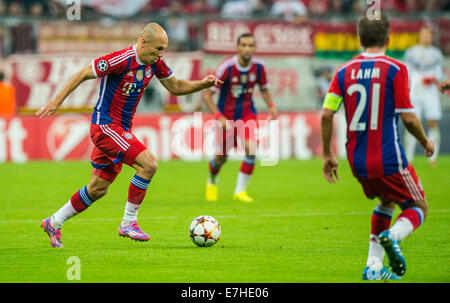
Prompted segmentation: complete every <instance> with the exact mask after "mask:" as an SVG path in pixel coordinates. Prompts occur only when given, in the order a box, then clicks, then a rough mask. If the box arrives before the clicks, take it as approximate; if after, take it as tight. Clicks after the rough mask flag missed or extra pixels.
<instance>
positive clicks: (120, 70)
mask: <svg viewBox="0 0 450 303" xmlns="http://www.w3.org/2000/svg"><path fill="white" fill-rule="evenodd" d="M167 44H168V37H167V34H166V32H165V31H164V29H163V28H162V27H161V26H160V25H158V24H157V23H149V24H147V25H146V26H145V27H144V28H143V29H142V30H141V31H140V33H139V36H138V40H137V42H136V44H135V45H133V46H130V47H129V48H127V49H124V50H121V51H117V52H114V53H111V54H109V55H106V56H103V57H100V58H98V59H96V60H94V61H92V64H90V65H88V66H86V67H85V68H83V69H81V70H80V71H79V72H77V73H76V74H74V75H73V76H72V77H71V78H70V79H69V80H68V81H67V82H66V83H65V84H64V86H63V87H62V88H61V90H60V91H59V92H58V93H57V95H56V96H55V98H54V99H53V100H52V101H50V102H49V103H47V104H46V105H45V106H43V107H42V108H41V109H40V110H39V111H38V112H37V113H36V115H37V116H39V117H41V118H44V117H47V116H50V115H53V114H54V113H55V112H56V111H57V109H58V108H59V106H60V105H61V104H62V103H63V102H64V100H65V99H66V97H67V96H68V95H69V94H70V93H71V92H72V91H73V90H74V89H76V88H77V87H78V86H79V85H80V84H81V83H82V82H83V81H86V80H89V79H94V78H99V77H101V84H100V94H99V99H98V102H97V104H96V105H95V107H94V111H93V114H92V121H91V129H90V137H91V140H92V142H93V143H94V148H93V150H92V153H91V163H92V166H93V171H92V176H91V179H90V181H89V183H88V184H87V185H86V186H84V187H83V188H81V189H80V190H79V191H77V192H76V193H75V194H74V195H73V196H72V197H71V198H70V200H69V201H68V202H67V203H66V204H65V205H63V206H62V207H61V208H60V209H59V210H58V211H57V212H55V213H54V214H53V215H51V216H50V217H48V218H46V219H44V220H43V221H42V223H41V227H42V228H43V229H44V230H45V232H47V234H48V236H49V237H50V244H51V246H52V247H63V244H62V243H61V227H62V225H63V224H64V223H65V222H66V221H67V220H69V219H70V218H72V217H74V216H75V215H77V214H79V213H81V212H83V211H84V210H86V209H87V208H88V207H89V206H90V205H91V204H92V203H93V202H94V201H96V200H98V199H100V198H101V197H103V196H104V195H105V194H106V193H107V191H108V188H109V186H110V185H111V183H113V182H114V180H115V179H116V177H117V175H118V174H119V173H120V171H121V169H122V165H123V163H125V164H127V165H129V166H131V167H133V168H134V169H136V174H135V175H134V177H133V178H132V180H131V182H130V186H129V189H128V199H127V202H126V205H125V212H124V216H123V220H122V222H121V224H120V226H119V230H118V232H119V235H120V236H123V237H128V238H131V239H133V240H139V241H148V240H149V239H150V237H149V235H148V234H146V233H145V232H143V231H142V230H141V229H140V227H139V225H138V223H137V214H138V210H139V207H140V205H141V203H142V201H143V200H144V197H145V194H146V192H147V189H148V187H149V184H150V181H151V179H152V177H153V175H154V174H155V172H156V169H157V161H156V158H155V157H154V156H153V155H152V153H150V152H149V151H148V150H147V148H146V147H145V146H144V145H143V144H142V143H141V142H140V141H139V140H138V139H137V138H136V137H135V136H134V134H133V133H132V121H133V117H134V114H135V112H136V108H137V105H138V103H139V101H140V99H141V97H142V94H143V92H144V89H145V88H146V87H147V86H148V84H149V82H150V80H151V79H152V78H153V76H156V78H158V80H159V81H160V82H161V83H162V85H163V86H164V87H165V88H166V89H167V90H168V91H169V92H170V93H172V94H174V95H186V94H191V93H194V92H197V91H200V90H202V89H205V88H209V87H211V86H214V85H220V84H222V81H220V80H218V79H217V78H216V77H215V76H214V75H208V76H207V77H205V78H204V79H202V80H199V81H187V80H182V79H177V78H176V77H175V76H174V75H173V73H172V70H171V69H170V68H169V67H168V66H167V65H166V63H165V62H164V59H163V54H164V51H165V49H166V48H167Z"/></svg>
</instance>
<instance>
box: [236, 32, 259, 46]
mask: <svg viewBox="0 0 450 303" xmlns="http://www.w3.org/2000/svg"><path fill="white" fill-rule="evenodd" d="M247 37H250V38H253V40H255V37H253V34H251V33H243V34H241V35H240V36H239V37H238V38H237V45H239V43H241V39H242V38H247Z"/></svg>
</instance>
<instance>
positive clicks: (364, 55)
mask: <svg viewBox="0 0 450 303" xmlns="http://www.w3.org/2000/svg"><path fill="white" fill-rule="evenodd" d="M361 56H363V57H369V58H375V57H382V56H386V54H385V53H378V54H375V53H362V54H361Z"/></svg>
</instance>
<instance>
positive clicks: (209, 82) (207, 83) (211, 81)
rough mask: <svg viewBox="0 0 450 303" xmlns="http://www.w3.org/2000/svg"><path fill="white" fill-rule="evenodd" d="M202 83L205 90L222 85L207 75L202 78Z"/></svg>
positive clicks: (215, 78) (214, 77) (219, 81)
mask: <svg viewBox="0 0 450 303" xmlns="http://www.w3.org/2000/svg"><path fill="white" fill-rule="evenodd" d="M203 82H204V83H205V88H210V87H212V86H217V85H222V84H223V81H222V80H220V79H218V78H217V77H216V76H214V75H208V76H206V77H205V78H203Z"/></svg>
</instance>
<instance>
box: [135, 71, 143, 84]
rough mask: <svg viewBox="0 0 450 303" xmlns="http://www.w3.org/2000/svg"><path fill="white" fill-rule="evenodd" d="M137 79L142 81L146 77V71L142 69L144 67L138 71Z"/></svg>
mask: <svg viewBox="0 0 450 303" xmlns="http://www.w3.org/2000/svg"><path fill="white" fill-rule="evenodd" d="M136 79H137V80H138V81H142V79H144V72H143V71H142V69H140V70H138V71H137V72H136Z"/></svg>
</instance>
